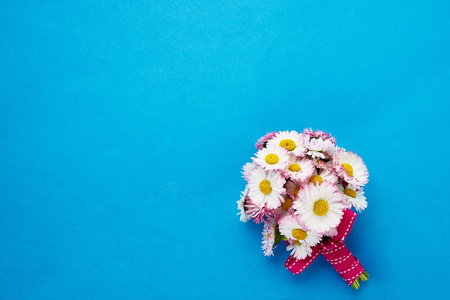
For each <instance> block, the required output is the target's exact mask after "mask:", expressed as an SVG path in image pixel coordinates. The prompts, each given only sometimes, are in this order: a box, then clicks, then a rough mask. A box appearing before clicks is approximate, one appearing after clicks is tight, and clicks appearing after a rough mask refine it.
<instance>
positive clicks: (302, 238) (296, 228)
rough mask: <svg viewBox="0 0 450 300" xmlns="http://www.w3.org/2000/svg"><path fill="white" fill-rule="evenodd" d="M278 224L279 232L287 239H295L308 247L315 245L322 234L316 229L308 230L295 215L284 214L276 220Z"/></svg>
mask: <svg viewBox="0 0 450 300" xmlns="http://www.w3.org/2000/svg"><path fill="white" fill-rule="evenodd" d="M278 224H279V227H280V228H279V230H280V233H281V234H282V235H284V236H285V237H286V238H287V239H289V240H297V241H299V242H300V243H305V244H306V245H307V246H309V247H313V246H315V245H317V244H318V243H319V242H320V239H321V238H322V235H319V234H318V233H317V232H316V231H312V230H309V229H308V228H307V227H306V226H305V225H304V224H303V222H301V221H300V219H299V217H298V216H297V215H292V214H288V215H285V216H283V217H282V218H281V219H280V220H279V221H278Z"/></svg>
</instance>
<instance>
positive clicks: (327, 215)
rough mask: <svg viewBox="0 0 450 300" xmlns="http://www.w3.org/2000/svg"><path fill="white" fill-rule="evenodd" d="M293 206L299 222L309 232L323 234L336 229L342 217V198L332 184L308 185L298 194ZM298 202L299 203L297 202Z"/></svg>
mask: <svg viewBox="0 0 450 300" xmlns="http://www.w3.org/2000/svg"><path fill="white" fill-rule="evenodd" d="M298 196H299V199H298V200H297V201H295V202H294V204H293V206H294V209H295V210H296V214H298V215H300V220H301V221H302V222H304V223H305V225H306V226H308V228H310V229H311V230H316V231H319V232H325V231H327V230H329V229H330V228H333V227H336V226H337V225H338V224H339V222H340V220H341V218H342V215H343V209H344V204H343V197H342V194H341V193H339V192H338V191H337V188H336V186H335V185H334V184H332V183H329V182H326V181H324V182H323V183H322V184H320V185H314V184H313V183H310V184H309V185H306V186H305V187H304V188H303V189H302V190H301V191H300V192H299V195H298ZM299 200H300V201H299Z"/></svg>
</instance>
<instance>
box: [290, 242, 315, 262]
mask: <svg viewBox="0 0 450 300" xmlns="http://www.w3.org/2000/svg"><path fill="white" fill-rule="evenodd" d="M286 250H287V251H289V250H292V251H291V255H292V256H293V257H295V258H296V259H305V258H306V257H307V256H310V255H311V253H312V249H311V247H309V246H307V245H306V244H305V243H302V242H299V241H298V240H293V241H292V242H291V243H290V244H289V246H287V247H286Z"/></svg>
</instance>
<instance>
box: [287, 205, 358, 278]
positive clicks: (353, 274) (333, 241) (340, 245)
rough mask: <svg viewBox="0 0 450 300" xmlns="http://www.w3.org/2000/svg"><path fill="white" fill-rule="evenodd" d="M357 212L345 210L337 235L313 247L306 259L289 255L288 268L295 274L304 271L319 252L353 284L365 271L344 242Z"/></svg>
mask: <svg viewBox="0 0 450 300" xmlns="http://www.w3.org/2000/svg"><path fill="white" fill-rule="evenodd" d="M356 216H357V214H356V213H354V212H352V211H351V210H349V209H346V210H345V211H344V215H343V217H342V220H341V223H340V224H339V226H338V227H337V235H335V236H334V237H331V238H330V239H327V240H324V241H322V242H321V243H320V244H318V245H317V246H315V247H313V248H312V253H311V255H310V256H308V257H306V258H305V259H296V258H294V257H293V256H289V258H288V259H287V260H286V263H285V266H286V268H287V269H288V270H289V271H291V272H292V273H294V274H295V275H298V274H300V273H301V272H303V271H304V270H305V269H306V268H307V267H308V266H309V265H310V264H311V263H312V262H313V261H314V260H315V259H316V258H317V256H319V254H321V253H322V255H323V256H324V257H325V259H326V260H327V261H328V262H329V263H330V264H331V265H332V266H333V268H334V269H335V270H336V272H338V273H339V275H341V277H342V279H344V280H345V281H346V282H347V283H348V284H349V285H352V284H353V282H354V281H355V279H356V278H358V277H359V276H361V274H362V273H363V272H364V268H363V267H362V265H361V263H360V262H359V260H358V259H357V258H356V257H355V256H353V254H352V253H351V252H350V250H348V248H347V246H346V245H345V244H344V241H345V239H346V238H347V235H348V234H349V233H350V230H351V229H352V227H353V223H354V222H355V218H356Z"/></svg>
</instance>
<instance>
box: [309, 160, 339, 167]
mask: <svg viewBox="0 0 450 300" xmlns="http://www.w3.org/2000/svg"><path fill="white" fill-rule="evenodd" d="M311 161H312V164H313V165H314V167H316V168H319V169H326V168H332V169H333V168H334V167H333V162H332V161H331V160H322V159H313V160H311Z"/></svg>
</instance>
